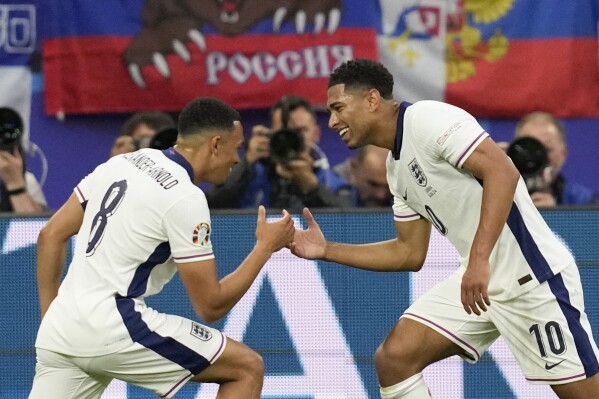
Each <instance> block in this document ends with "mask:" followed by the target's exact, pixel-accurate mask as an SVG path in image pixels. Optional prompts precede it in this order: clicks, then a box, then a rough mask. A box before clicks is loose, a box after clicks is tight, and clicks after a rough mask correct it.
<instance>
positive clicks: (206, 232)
mask: <svg viewBox="0 0 599 399" xmlns="http://www.w3.org/2000/svg"><path fill="white" fill-rule="evenodd" d="M192 241H193V244H194V245H199V246H204V245H208V243H209V242H210V225H209V224H208V223H205V222H202V223H200V224H198V225H197V226H196V228H195V229H194V230H193V236H192Z"/></svg>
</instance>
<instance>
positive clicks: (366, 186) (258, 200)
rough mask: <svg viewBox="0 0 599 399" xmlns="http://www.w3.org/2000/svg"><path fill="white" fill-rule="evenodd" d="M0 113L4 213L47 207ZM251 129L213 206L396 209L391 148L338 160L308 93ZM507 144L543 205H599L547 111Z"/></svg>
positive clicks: (128, 138)
mask: <svg viewBox="0 0 599 399" xmlns="http://www.w3.org/2000/svg"><path fill="white" fill-rule="evenodd" d="M0 114H1V115H0V116H2V121H3V123H2V124H1V129H2V138H1V140H2V141H1V142H0V144H1V145H2V147H1V148H0V211H3V212H17V213H39V212H44V211H47V210H48V207H47V204H46V200H45V198H44V194H43V191H42V188H41V186H40V184H39V182H38V181H37V180H36V178H35V176H34V175H33V173H31V172H30V171H28V170H27V168H26V165H25V162H24V159H25V157H24V156H23V146H22V145H21V141H20V139H21V132H22V130H23V122H22V120H21V118H20V117H19V115H18V114H16V113H15V112H14V111H13V110H12V109H10V108H3V109H0ZM265 122H266V121H265ZM176 125H177V124H176V121H175V118H173V116H171V115H170V114H168V113H166V112H160V111H147V112H138V113H135V114H133V115H131V117H130V118H129V119H127V121H126V122H125V123H124V124H123V125H122V127H121V131H120V134H119V136H118V137H117V138H116V140H115V141H114V144H113V146H112V148H111V149H110V150H109V153H110V157H112V156H116V155H120V154H125V153H128V152H132V151H136V150H138V149H140V148H146V147H151V148H156V149H166V148H168V147H169V146H171V145H174V143H175V141H176V134H177V130H176ZM245 130H246V143H245V149H244V153H243V154H242V157H241V162H239V164H237V165H236V166H235V167H234V168H233V170H232V171H231V174H230V176H229V178H228V179H227V180H226V181H225V182H224V183H223V184H222V185H219V186H214V187H202V188H203V189H204V191H205V194H206V197H207V200H208V203H209V205H210V207H211V208H212V209H242V208H256V207H257V206H259V205H265V206H267V207H270V208H281V209H282V208H285V209H289V210H291V211H294V212H297V211H300V210H301V209H302V208H303V207H310V208H342V209H348V208H352V207H389V206H390V205H391V204H392V202H393V199H392V195H391V193H390V191H389V188H388V185H387V182H386V165H385V164H386V159H387V156H388V151H387V150H385V149H381V148H377V147H374V146H366V147H363V148H360V149H358V150H357V151H355V153H354V154H353V155H352V156H351V157H349V158H348V159H346V160H345V161H343V162H341V163H339V164H337V165H330V163H329V159H328V157H327V154H326V148H321V147H320V146H319V142H320V138H321V135H322V132H321V129H320V127H319V125H318V123H317V116H316V111H315V110H314V107H313V106H312V104H310V102H309V101H308V100H307V99H305V98H303V97H300V96H295V95H289V96H285V97H283V98H281V99H280V100H279V101H277V102H276V103H275V104H274V105H273V106H272V108H271V109H270V120H269V121H268V122H267V123H264V124H260V125H256V126H249V127H248V126H246V127H245ZM329 133H330V132H329ZM523 138H527V139H525V140H522V139H523ZM499 144H500V146H502V148H504V149H505V150H506V151H507V153H508V155H509V156H510V157H511V158H512V159H513V160H514V162H515V163H516V166H517V167H518V169H519V170H520V172H521V174H522V175H523V177H524V179H525V181H526V183H527V185H528V187H529V192H530V194H531V197H532V199H533V201H534V203H535V204H536V205H537V207H539V208H547V207H555V206H561V205H594V204H597V203H599V196H598V194H597V193H595V192H594V191H593V190H592V189H590V188H588V187H585V186H583V185H581V184H578V183H577V182H574V181H570V180H569V179H567V178H566V177H565V176H564V175H563V174H562V172H561V171H562V167H563V165H564V163H565V162H566V160H567V157H568V146H567V140H566V132H565V129H564V127H563V125H562V123H561V122H560V120H559V119H557V118H555V117H554V116H553V115H551V114H549V113H545V112H540V111H539V112H533V113H531V114H527V115H525V116H523V117H522V118H521V119H520V120H519V121H518V123H517V125H516V130H515V132H514V140H513V141H512V142H500V143H499Z"/></svg>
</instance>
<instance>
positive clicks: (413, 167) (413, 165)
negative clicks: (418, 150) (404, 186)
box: [408, 158, 426, 187]
mask: <svg viewBox="0 0 599 399" xmlns="http://www.w3.org/2000/svg"><path fill="white" fill-rule="evenodd" d="M408 169H410V173H411V174H412V177H413V178H414V180H416V183H418V185H419V186H422V187H426V175H425V174H424V172H423V171H422V168H421V167H420V165H418V161H416V158H414V159H412V161H411V162H410V163H409V164H408Z"/></svg>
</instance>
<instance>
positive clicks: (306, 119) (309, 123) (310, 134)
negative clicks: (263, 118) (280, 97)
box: [272, 107, 320, 143]
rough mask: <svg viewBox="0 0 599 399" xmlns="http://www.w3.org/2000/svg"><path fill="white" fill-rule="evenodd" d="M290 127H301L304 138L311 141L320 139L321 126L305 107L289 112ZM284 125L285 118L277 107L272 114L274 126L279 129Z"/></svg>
mask: <svg viewBox="0 0 599 399" xmlns="http://www.w3.org/2000/svg"><path fill="white" fill-rule="evenodd" d="M288 124H289V126H287V127H289V128H291V129H299V130H301V132H302V133H303V135H304V139H306V141H309V142H311V143H318V142H319V141H320V127H319V126H318V123H316V119H315V118H314V116H313V115H312V114H311V113H310V112H309V111H308V110H306V109H305V108H302V107H299V108H296V109H294V110H293V111H291V112H290V113H289V123H288ZM282 127H283V118H282V116H281V110H280V109H276V110H275V111H274V112H273V114H272V128H273V130H278V129H280V128H282Z"/></svg>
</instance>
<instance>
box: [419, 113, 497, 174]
mask: <svg viewBox="0 0 599 399" xmlns="http://www.w3.org/2000/svg"><path fill="white" fill-rule="evenodd" d="M417 104H418V108H417V113H416V115H415V117H414V118H413V119H412V122H413V123H414V124H415V131H416V132H418V134H417V136H416V137H415V138H416V139H417V140H418V141H420V145H423V146H424V147H425V148H434V153H436V154H437V156H439V157H441V158H442V159H444V160H446V161H447V162H449V163H450V164H451V165H453V166H454V167H456V168H461V167H462V166H463V165H464V162H465V161H466V159H468V157H469V156H470V154H472V152H473V151H474V150H475V149H476V147H477V146H478V145H479V144H480V143H481V142H482V141H483V140H484V139H485V138H487V137H488V136H489V135H488V133H487V132H485V130H484V129H483V128H482V126H481V125H480V124H479V123H478V122H477V121H476V119H475V118H474V117H473V116H472V115H470V114H469V113H468V112H466V111H464V110H463V109H461V108H458V107H454V106H453V105H450V104H446V103H442V102H437V101H422V102H420V103H417ZM421 104H422V105H421Z"/></svg>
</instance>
